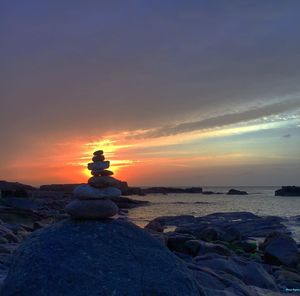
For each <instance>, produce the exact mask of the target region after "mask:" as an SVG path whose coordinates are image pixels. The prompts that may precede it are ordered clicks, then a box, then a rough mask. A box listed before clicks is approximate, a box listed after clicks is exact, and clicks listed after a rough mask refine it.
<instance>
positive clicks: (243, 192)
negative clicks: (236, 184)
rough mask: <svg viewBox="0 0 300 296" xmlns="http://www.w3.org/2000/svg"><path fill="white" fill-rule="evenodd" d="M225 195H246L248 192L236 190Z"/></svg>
mask: <svg viewBox="0 0 300 296" xmlns="http://www.w3.org/2000/svg"><path fill="white" fill-rule="evenodd" d="M226 194H227V195H248V192H246V191H241V190H237V189H230V190H229V191H228V192H227V193H226Z"/></svg>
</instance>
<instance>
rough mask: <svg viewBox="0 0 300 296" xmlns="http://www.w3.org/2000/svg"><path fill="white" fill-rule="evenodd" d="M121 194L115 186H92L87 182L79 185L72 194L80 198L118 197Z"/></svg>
mask: <svg viewBox="0 0 300 296" xmlns="http://www.w3.org/2000/svg"><path fill="white" fill-rule="evenodd" d="M121 194H122V192H121V190H120V189H118V188H115V187H106V188H94V187H92V186H90V185H87V184H84V185H79V186H77V187H76V188H75V189H74V191H73V195H74V196H75V197H76V198H80V199H97V198H104V197H108V198H109V197H119V196H121Z"/></svg>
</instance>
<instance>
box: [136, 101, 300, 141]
mask: <svg viewBox="0 0 300 296" xmlns="http://www.w3.org/2000/svg"><path fill="white" fill-rule="evenodd" d="M299 108H300V100H299V99H297V100H287V101H284V102H278V103H274V104H269V105H265V106H262V107H258V108H255V109H250V110H246V111H242V112H237V113H228V114H224V115H220V116H216V117H211V118H207V119H203V120H198V121H191V122H185V123H179V124H175V125H169V126H163V127H160V128H156V129H152V130H148V131H145V132H143V133H140V134H138V135H133V136H130V138H157V137H166V136H172V135H177V134H183V133H188V132H193V131H199V130H210V129H214V128H218V127H223V126H228V125H231V124H237V123H241V122H247V121H251V120H255V119H260V118H264V117H268V116H271V115H277V114H281V113H284V112H287V111H291V110H295V109H299Z"/></svg>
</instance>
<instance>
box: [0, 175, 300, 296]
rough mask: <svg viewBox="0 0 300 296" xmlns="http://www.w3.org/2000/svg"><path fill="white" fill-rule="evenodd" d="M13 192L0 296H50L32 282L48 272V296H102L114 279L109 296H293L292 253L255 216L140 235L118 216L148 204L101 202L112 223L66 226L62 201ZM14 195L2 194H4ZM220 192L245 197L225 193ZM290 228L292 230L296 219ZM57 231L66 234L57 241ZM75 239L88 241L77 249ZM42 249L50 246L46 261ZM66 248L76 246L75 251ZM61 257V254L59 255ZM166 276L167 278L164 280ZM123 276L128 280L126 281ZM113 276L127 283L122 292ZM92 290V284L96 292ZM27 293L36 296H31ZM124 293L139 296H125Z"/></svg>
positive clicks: (193, 222)
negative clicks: (111, 209) (109, 208)
mask: <svg viewBox="0 0 300 296" xmlns="http://www.w3.org/2000/svg"><path fill="white" fill-rule="evenodd" d="M104 179H105V178H104ZM105 180H106V179H105ZM15 185H16V186H18V189H17V190H18V195H17V196H19V197H16V196H11V195H10V194H9V195H8V196H7V197H2V198H1V199H0V287H2V286H3V287H4V288H3V289H4V290H3V291H2V292H0V294H1V293H2V294H1V295H7V296H10V295H16V294H15V293H19V294H17V295H24V296H27V295H28V296H29V295H30V296H34V295H51V293H50V292H49V290H48V291H47V290H45V288H44V286H45V283H44V282H43V281H41V282H40V280H41V278H40V274H41V273H42V274H44V277H47V274H48V273H51V275H50V274H49V275H48V276H49V277H53V278H55V276H57V277H60V280H61V281H60V284H61V287H60V289H62V290H59V291H57V295H72V296H73V295H75V296H76V295H78V296H80V295H89V296H90V295H98V294H99V293H100V294H101V295H111V294H112V293H113V291H115V290H114V289H115V284H114V282H115V281H121V282H120V287H119V290H118V289H117V290H116V291H117V292H116V294H115V295H125V294H126V293H127V294H128V293H129V294H128V295H149V296H150V295H154V294H155V295H160V294H159V293H160V292H161V293H162V291H164V293H162V295H170V296H171V295H183V294H182V293H184V295H220V296H222V295H224V296H235V295H245V296H257V295H274V296H275V295H282V294H286V293H287V292H291V293H293V294H294V295H295V294H297V293H298V292H299V294H300V256H299V247H300V246H299V245H298V244H297V242H295V241H294V239H293V238H292V235H291V233H290V231H289V229H288V228H287V227H286V222H287V221H286V219H284V218H281V217H276V216H257V215H254V214H252V213H250V212H229V213H215V214H210V215H207V216H203V217H194V216H192V215H183V216H164V217H158V218H155V219H154V220H152V221H150V222H149V223H148V225H146V226H145V228H144V229H141V228H139V227H137V226H135V225H133V224H132V223H130V222H129V221H128V217H127V213H128V211H130V209H132V208H135V207H140V206H147V205H148V204H150V203H149V202H148V201H140V200H134V199H131V198H129V197H124V196H111V197H110V199H111V201H112V202H113V203H115V204H116V206H117V207H118V208H119V213H118V216H116V217H114V218H112V219H102V220H101V219H100V220H95V221H92V220H90V221H88V220H87V221H77V222H76V221H73V222H72V220H70V219H69V217H68V215H67V214H66V212H65V207H66V205H67V204H69V203H70V202H72V200H73V196H72V194H71V193H69V192H66V191H47V190H36V189H32V188H28V187H27V188H26V190H25V189H23V188H22V185H23V184H21V185H20V183H14V184H13V186H15ZM81 186H86V185H81ZM14 188H15V187H9V188H8V189H7V190H8V191H9V190H10V191H12V192H13V190H14ZM24 190H25V191H24ZM151 190H152V193H154V191H153V189H151ZM159 190H161V188H160V189H159ZM24 192H25V193H24ZM204 194H205V193H204ZM207 194H210V193H207ZM229 194H243V195H245V193H244V192H241V193H240V192H235V191H231V193H229ZM20 195H21V196H22V195H23V197H20ZM293 220H294V221H295V223H298V224H300V217H299V216H296V217H293ZM64 229H67V230H66V231H67V232H66V233H64V231H65V230H64ZM100 229H101V230H100ZM78 231H79V232H78ZM98 231H101V232H102V235H100V233H99V232H98ZM68 233H69V234H68ZM68 235H70V237H69V236H68ZM51 237H52V238H51ZM79 238H80V239H79ZM52 239H53V241H52V242H51V241H50V240H52ZM69 239H70V240H69ZM82 240H87V241H89V240H91V241H90V242H89V243H86V244H85V243H84V242H83V241H82ZM55 241H56V242H57V243H55ZM37 242H38V245H36V243H37ZM52 243H53V244H52ZM70 244H72V245H74V248H73V247H71V245H70ZM91 245H96V246H99V248H101V249H100V252H99V251H98V250H94V249H91V248H92V247H91ZM138 245H139V246H141V247H142V248H143V250H144V251H143V252H142V253H140V252H141V250H140V249H139V248H137V247H136V246H138ZM41 246H44V248H45V249H44V250H43V249H41V248H40V247H41ZM49 246H52V247H51V248H52V249H51V250H52V251H51V252H50V253H49ZM76 246H77V247H78V248H79V249H80V248H81V249H80V250H81V251H80V252H79V253H78V252H77V251H76V250H77V249H76ZM150 246H151V247H150ZM35 248H38V249H35ZM61 250H68V252H67V253H64V252H63V253H60V252H61ZM82 252H83V253H82ZM157 252H158V253H159V254H160V255H159V257H157V255H156V254H157ZM48 253H49V254H50V259H49V260H50V261H47V262H46V263H45V265H44V270H39V266H40V262H42V261H43V262H44V258H45V256H46V254H47V256H48V255H49V254H48ZM83 254H87V255H86V256H88V258H89V259H88V260H90V261H89V262H90V263H89V264H85V263H84V262H81V260H83V258H82V259H80V258H81V256H83ZM112 254H115V255H114V256H115V257H114V256H113V255H112ZM36 256H40V258H39V257H36ZM47 256H46V257H47ZM51 256H54V258H51ZM57 256H60V257H59V258H60V260H61V262H60V263H61V264H65V266H68V265H70V264H71V265H72V264H75V265H74V266H73V267H74V269H76V264H77V266H84V268H85V270H82V268H81V269H80V271H77V273H75V274H73V271H72V272H71V271H70V270H69V269H68V268H67V269H62V270H60V268H56V267H55V269H53V267H51V266H52V265H51V264H52V263H51V262H55V261H57V258H58V257H57ZM105 256H106V257H105ZM101 258H102V259H101ZM100 259H101V260H102V261H101V260H100ZM84 260H87V259H86V258H85V259H84ZM99 260H100V261H99ZM103 260H104V261H103ZM105 260H109V264H108V263H107V265H105V266H104V265H102V263H101V262H106V261H105ZM28 266H30V268H29V270H30V272H29V273H28V272H27V268H28ZM55 266H56V264H55ZM118 266H119V267H118ZM120 266H122V267H120ZM150 266H151V267H150ZM118 268H119V269H118ZM174 268H175V269H176V273H175V274H172V273H171V270H174ZM103 269H105V272H108V271H109V272H111V274H112V276H111V278H109V279H108V278H106V277H105V278H103V276H102V275H101V274H102V273H103V272H104V270H103ZM132 270H135V272H136V274H135V275H134V276H133V275H131V272H132ZM95 271H97V272H96V274H97V275H96V274H95ZM69 273H70V274H69ZM20 274H22V275H24V274H26V277H27V276H28V278H24V281H25V282H22V281H20V278H21V279H22V278H23V276H20ZM129 274H130V275H129ZM8 275H9V276H8ZM167 275H168V276H167ZM140 276H142V278H140ZM69 277H70V278H69ZM89 277H90V278H91V279H92V278H94V277H97V281H96V282H95V286H93V285H91V287H93V288H92V290H90V292H89V294H86V293H83V292H82V289H86V287H85V286H82V285H88V283H84V282H81V279H82V278H85V280H86V281H88V278H89ZM123 277H125V278H128V279H130V281H131V282H130V283H129V284H128V283H126V284H125V282H124V281H123V280H124V279H123ZM74 278H78V279H77V281H79V282H80V284H78V283H77V282H76V283H75V282H74ZM160 278H163V279H164V278H165V281H161V280H160ZM79 279H80V280H79ZM145 279H146V280H145ZM166 281H169V282H166ZM99 282H101V283H102V286H101V285H100V286H99V284H97V283H99ZM154 282H155V284H154ZM29 283H31V284H29ZM137 283H138V284H137ZM54 284H55V285H56V282H55V281H54V283H53V285H54ZM30 285H32V286H30ZM39 285H40V286H39ZM37 286H39V289H40V290H37V291H39V292H33V291H34V290H32V289H36V287H37ZM73 286H74V287H76V289H78V290H76V289H75V288H74V289H75V290H76V291H77V292H76V293H75V292H74V291H75V290H74V291H73V290H72V288H73ZM33 287H35V288H33ZM103 287H107V290H105V291H104V290H103V289H104V288H103ZM170 287H172V288H170ZM16 289H19V290H18V291H19V292H16ZM28 289H29V290H28ZM30 289H31V290H30ZM120 289H121V290H120ZM122 289H124V291H126V293H125V292H124V293H123V291H122ZM20 291H21V292H20ZM61 291H64V292H63V293H62V292H61ZM67 291H69V292H67ZM133 291H139V292H137V293H135V294H134V292H133ZM178 291H181V292H180V293H179V292H178ZM49 293H50V294H49ZM68 293H69V294H68ZM93 293H94V294H93ZM97 293H98V294H97ZM153 293H154V294H153Z"/></svg>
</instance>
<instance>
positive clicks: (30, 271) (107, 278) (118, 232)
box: [1, 220, 204, 296]
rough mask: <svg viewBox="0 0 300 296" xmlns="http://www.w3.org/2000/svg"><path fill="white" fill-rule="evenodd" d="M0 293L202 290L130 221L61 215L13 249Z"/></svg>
mask: <svg viewBox="0 0 300 296" xmlns="http://www.w3.org/2000/svg"><path fill="white" fill-rule="evenodd" d="M58 264H59V266H58ZM1 295H2V296H12V295H20V296H40V295H64V296H79V295H89V296H96V295H97V296H98V295H131V296H138V295H165V296H176V295H178V296H182V295H185V296H194V295H204V293H203V292H202V290H201V289H200V287H199V286H198V284H197V282H196V281H195V279H194V278H193V276H192V275H191V272H190V271H189V270H188V268H186V266H185V265H184V264H183V263H182V261H181V260H180V259H178V258H177V257H176V256H175V255H173V254H172V253H171V252H169V251H168V250H167V249H166V248H165V247H164V246H163V245H162V244H161V243H160V242H159V241H157V240H155V239H154V238H152V237H151V236H150V235H149V234H148V233H147V232H146V231H144V230H142V229H140V228H138V227H137V226H135V225H133V224H132V223H129V222H125V221H122V220H106V221H102V222H99V221H83V222H76V221H72V220H65V221H62V222H60V223H57V224H54V225H52V226H50V227H48V228H44V229H42V230H39V231H37V232H35V233H34V234H33V235H32V236H31V237H30V238H28V239H27V240H26V241H25V242H24V244H23V245H22V246H21V247H20V248H19V249H18V250H17V251H16V253H15V256H14V258H13V261H12V265H11V267H10V270H9V272H8V276H7V278H6V280H5V282H4V286H3V289H2V291H1Z"/></svg>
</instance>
